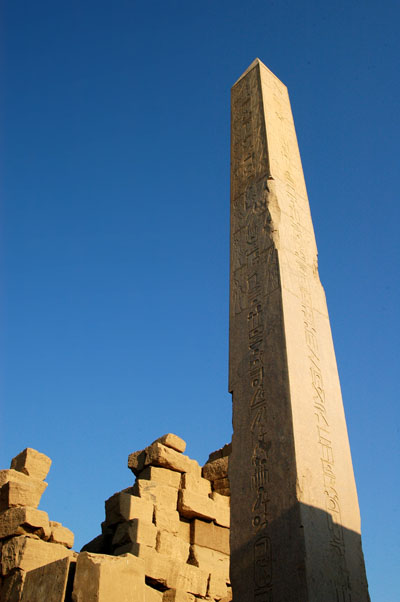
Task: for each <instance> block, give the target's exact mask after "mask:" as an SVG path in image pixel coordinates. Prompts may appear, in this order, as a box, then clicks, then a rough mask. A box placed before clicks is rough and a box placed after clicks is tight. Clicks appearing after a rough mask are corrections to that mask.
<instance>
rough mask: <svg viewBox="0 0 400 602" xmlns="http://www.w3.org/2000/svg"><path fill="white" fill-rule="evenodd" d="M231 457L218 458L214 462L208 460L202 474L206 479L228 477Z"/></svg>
mask: <svg viewBox="0 0 400 602" xmlns="http://www.w3.org/2000/svg"><path fill="white" fill-rule="evenodd" d="M228 463H229V458H228V456H225V457H224V458H218V459H217V460H214V461H213V462H207V463H206V464H204V466H203V470H202V474H203V477H204V478H205V479H208V480H209V481H215V480H216V479H226V478H227V477H228Z"/></svg>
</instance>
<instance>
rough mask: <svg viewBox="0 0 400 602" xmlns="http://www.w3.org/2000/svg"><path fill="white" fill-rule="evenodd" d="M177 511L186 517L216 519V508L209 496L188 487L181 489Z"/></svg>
mask: <svg viewBox="0 0 400 602" xmlns="http://www.w3.org/2000/svg"><path fill="white" fill-rule="evenodd" d="M221 497H222V496H221ZM178 511H179V514H181V515H182V516H184V517H186V518H205V519H209V520H214V519H216V512H217V508H216V505H215V503H214V501H213V500H212V499H211V498H210V497H208V496H206V495H198V494H197V493H193V492H192V491H190V490H189V489H182V490H181V491H180V492H179V497H178Z"/></svg>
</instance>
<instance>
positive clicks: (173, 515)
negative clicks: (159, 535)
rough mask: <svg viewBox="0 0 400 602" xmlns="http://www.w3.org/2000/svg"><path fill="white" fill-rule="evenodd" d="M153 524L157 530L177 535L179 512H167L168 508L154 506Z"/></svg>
mask: <svg viewBox="0 0 400 602" xmlns="http://www.w3.org/2000/svg"><path fill="white" fill-rule="evenodd" d="M175 474H179V473H175ZM154 524H155V525H156V527H157V529H161V530H163V531H168V532H169V533H173V534H174V535H178V534H179V529H180V520H179V512H178V511H177V510H168V508H164V507H163V506H158V505H157V504H156V505H155V506H154Z"/></svg>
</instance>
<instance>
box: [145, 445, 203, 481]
mask: <svg viewBox="0 0 400 602" xmlns="http://www.w3.org/2000/svg"><path fill="white" fill-rule="evenodd" d="M145 465H146V466H147V465H152V466H162V467H164V468H170V469H171V470H176V471H177V472H193V473H195V474H197V475H199V476H201V468H200V466H199V464H198V463H197V462H196V460H191V459H190V458H188V457H187V456H184V455H182V454H181V453H179V452H177V451H175V450H174V449H171V448H170V447H166V446H165V445H163V444H162V443H158V442H155V443H152V445H150V446H149V447H147V448H146V459H145Z"/></svg>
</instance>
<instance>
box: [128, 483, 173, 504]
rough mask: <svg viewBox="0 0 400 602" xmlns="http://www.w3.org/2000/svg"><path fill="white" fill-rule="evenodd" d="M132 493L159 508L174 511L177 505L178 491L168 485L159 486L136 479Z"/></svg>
mask: <svg viewBox="0 0 400 602" xmlns="http://www.w3.org/2000/svg"><path fill="white" fill-rule="evenodd" d="M133 490H134V493H135V495H136V496H138V497H139V498H140V499H142V500H146V501H147V502H150V503H151V504H154V505H156V506H159V507H163V508H168V509H170V510H176V508H177V504H178V489H176V487H170V486H169V485H159V484H158V483H153V481H147V480H145V479H137V481H136V483H135V485H134V487H133Z"/></svg>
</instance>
